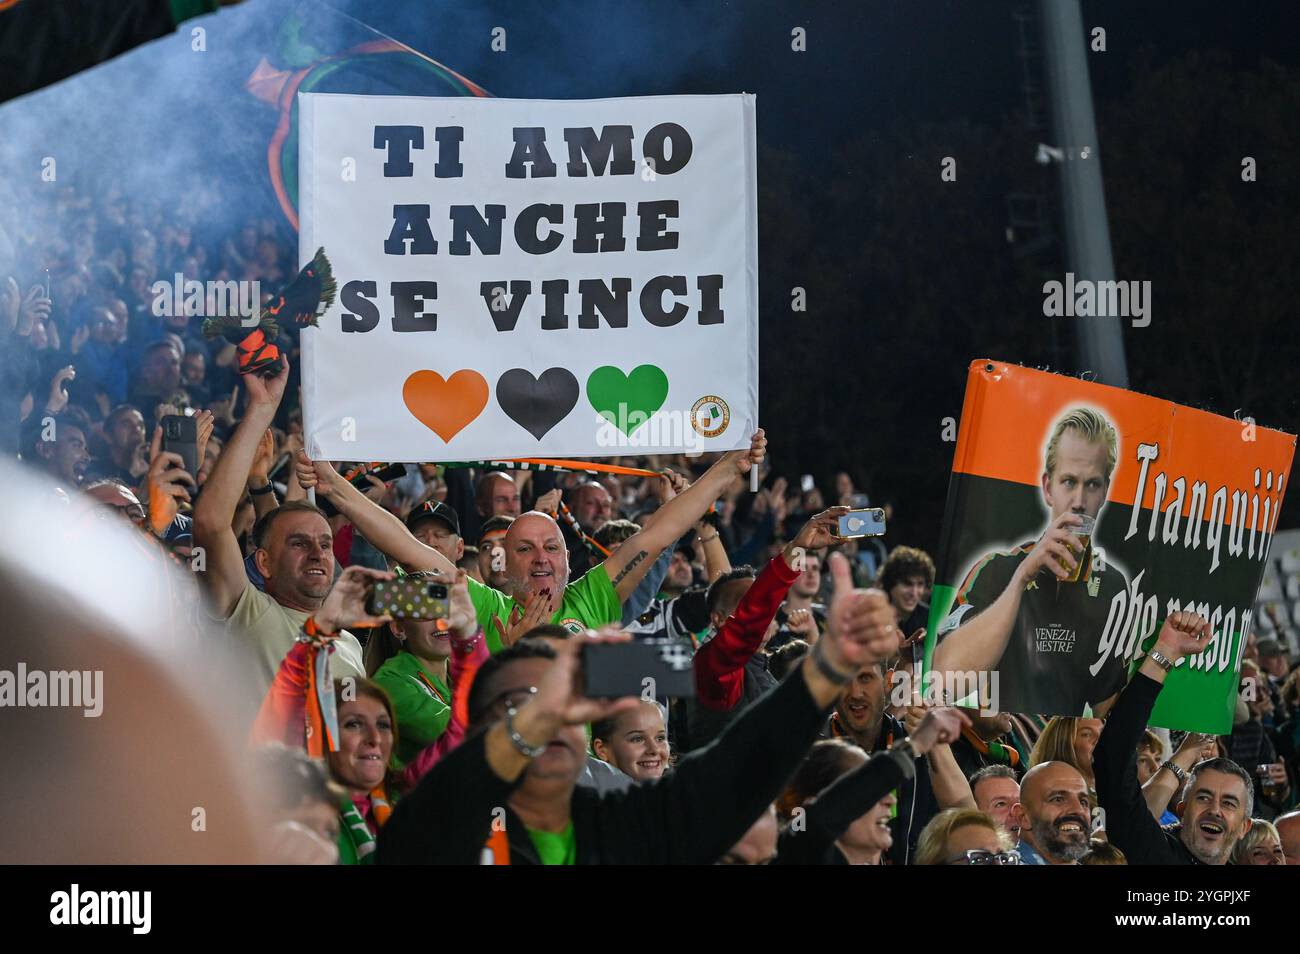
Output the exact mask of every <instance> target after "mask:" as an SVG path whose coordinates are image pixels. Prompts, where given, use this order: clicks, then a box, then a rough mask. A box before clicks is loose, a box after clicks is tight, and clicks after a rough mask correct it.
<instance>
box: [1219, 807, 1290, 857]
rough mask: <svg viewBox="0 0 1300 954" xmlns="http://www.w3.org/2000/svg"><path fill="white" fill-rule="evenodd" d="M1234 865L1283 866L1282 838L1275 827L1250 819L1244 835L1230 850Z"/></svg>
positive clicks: (1266, 822) (1271, 824) (1260, 820)
mask: <svg viewBox="0 0 1300 954" xmlns="http://www.w3.org/2000/svg"><path fill="white" fill-rule="evenodd" d="M1228 863H1229V864H1234V865H1284V864H1286V863H1287V860H1286V854H1285V853H1284V852H1283V851H1282V836H1281V835H1280V834H1278V830H1277V826H1276V825H1274V824H1273V823H1272V822H1269V821H1264V819H1262V818H1252V819H1251V820H1250V827H1249V828H1248V829H1246V834H1244V835H1242V836H1241V839H1240V840H1239V841H1238V842H1237V844H1236V845H1235V846H1234V847H1233V849H1232V859H1231V860H1230V861H1229V862H1228Z"/></svg>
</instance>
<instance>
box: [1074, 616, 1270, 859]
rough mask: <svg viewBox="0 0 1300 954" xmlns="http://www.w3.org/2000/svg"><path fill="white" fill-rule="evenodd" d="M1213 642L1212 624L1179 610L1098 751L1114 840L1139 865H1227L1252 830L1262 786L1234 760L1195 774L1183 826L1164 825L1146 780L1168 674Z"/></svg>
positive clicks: (1100, 792)
mask: <svg viewBox="0 0 1300 954" xmlns="http://www.w3.org/2000/svg"><path fill="white" fill-rule="evenodd" d="M1209 639H1210V625H1209V623H1207V622H1206V621H1205V619H1204V618H1203V617H1201V616H1197V615H1196V614H1195V613H1174V614H1172V615H1171V616H1170V617H1169V618H1168V619H1167V620H1165V622H1164V625H1163V626H1161V628H1160V633H1159V635H1158V636H1157V637H1156V642H1155V645H1154V646H1153V647H1151V649H1150V650H1148V651H1147V655H1146V658H1145V659H1143V660H1142V666H1141V668H1140V669H1139V670H1138V671H1137V673H1136V674H1135V675H1134V676H1133V681H1132V682H1130V683H1129V685H1128V688H1126V689H1125V690H1124V692H1123V693H1122V694H1121V695H1120V697H1119V701H1118V702H1116V703H1115V708H1114V710H1113V711H1112V712H1111V716H1110V718H1109V719H1108V720H1107V722H1106V728H1105V731H1103V732H1102V733H1101V741H1099V742H1098V743H1097V748H1096V750H1095V751H1094V752H1093V756H1092V765H1093V772H1094V773H1095V775H1096V778H1097V797H1098V798H1099V799H1100V801H1101V807H1102V808H1103V809H1105V811H1106V835H1107V837H1108V838H1109V839H1110V841H1111V843H1112V844H1114V845H1115V846H1116V847H1117V848H1119V849H1120V850H1121V851H1123V852H1124V855H1125V857H1127V858H1128V862H1129V864H1131V865H1195V864H1203V865H1226V864H1227V863H1228V859H1229V858H1230V857H1231V856H1232V849H1233V847H1234V846H1235V845H1236V844H1237V841H1238V840H1239V839H1240V838H1241V836H1242V835H1244V834H1245V833H1246V831H1247V830H1248V829H1249V828H1250V818H1251V813H1252V811H1253V810H1254V808H1255V790H1254V785H1253V782H1252V780H1251V777H1250V775H1249V773H1247V772H1246V770H1245V769H1243V768H1242V767H1241V766H1240V765H1238V764H1237V763H1236V762H1233V761H1232V760H1231V759H1224V758H1215V759H1206V760H1205V761H1204V762H1200V763H1198V764H1197V765H1196V766H1194V767H1193V768H1192V770H1191V772H1190V773H1188V776H1187V783H1186V784H1185V786H1184V787H1183V797H1182V824H1181V825H1170V826H1169V827H1168V828H1161V827H1160V825H1159V824H1157V823H1156V820H1155V819H1154V818H1153V817H1151V810H1150V809H1149V808H1148V807H1147V804H1146V801H1145V800H1144V799H1143V798H1142V787H1141V785H1139V783H1138V773H1137V762H1136V760H1135V759H1134V757H1133V753H1134V751H1136V749H1137V747H1138V743H1139V742H1140V741H1141V739H1142V735H1143V733H1144V732H1145V731H1146V725H1147V721H1148V720H1149V719H1150V717H1151V710H1152V709H1153V708H1154V707H1155V703H1156V697H1157V696H1159V695H1160V690H1161V688H1162V687H1163V685H1164V681H1165V677H1166V676H1167V675H1168V674H1169V672H1170V671H1171V670H1172V669H1173V668H1174V667H1175V666H1176V665H1178V662H1179V660H1181V659H1182V658H1183V657H1184V656H1190V655H1193V654H1195V653H1198V652H1200V651H1201V650H1203V649H1204V648H1205V646H1206V644H1207V643H1208V642H1209Z"/></svg>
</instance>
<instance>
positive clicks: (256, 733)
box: [250, 643, 324, 749]
mask: <svg viewBox="0 0 1300 954" xmlns="http://www.w3.org/2000/svg"><path fill="white" fill-rule="evenodd" d="M307 649H308V647H307V644H306V643H294V644H293V648H292V649H290V650H289V651H288V652H287V653H285V655H284V659H283V660H282V661H281V663H280V669H279V671H278V672H277V673H276V674H275V681H274V682H272V683H271V688H270V689H269V690H268V691H267V693H266V698H265V699H263V700H262V708H261V709H260V710H258V713H257V720H256V721H255V722H254V723H253V732H252V735H251V737H250V741H251V742H252V743H253V744H254V745H262V744H263V743H266V742H283V743H284V744H285V745H288V746H290V747H292V748H295V749H300V748H303V747H304V745H305V742H304V738H303V732H304V726H305V725H306V713H307ZM322 651H324V650H322Z"/></svg>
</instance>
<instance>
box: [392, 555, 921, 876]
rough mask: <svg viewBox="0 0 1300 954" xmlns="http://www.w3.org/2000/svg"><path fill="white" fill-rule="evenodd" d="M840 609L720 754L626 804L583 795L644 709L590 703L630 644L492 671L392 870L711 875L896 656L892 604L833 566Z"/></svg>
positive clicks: (569, 644)
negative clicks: (594, 732)
mask: <svg viewBox="0 0 1300 954" xmlns="http://www.w3.org/2000/svg"><path fill="white" fill-rule="evenodd" d="M832 567H833V570H834V576H835V580H836V599H835V601H834V603H833V604H832V606H831V611H830V616H829V626H828V631H827V634H826V636H824V637H823V638H822V639H821V640H819V641H818V643H817V645H816V646H814V647H813V649H812V650H811V651H810V652H809V653H808V655H807V656H805V657H804V659H803V660H802V661H801V663H800V664H799V668H798V669H797V670H794V671H792V672H791V673H790V675H789V677H788V678H787V679H786V680H785V681H784V682H782V683H781V684H780V685H778V686H777V687H776V688H775V689H774V690H772V691H771V692H770V693H768V694H767V695H766V696H764V697H763V698H761V699H759V700H757V701H756V702H755V703H753V704H752V705H751V706H750V707H749V708H747V709H746V710H745V711H744V712H743V713H742V714H741V715H740V716H739V717H738V718H737V719H736V720H735V721H734V722H732V723H731V725H730V726H728V728H727V729H726V731H724V732H723V734H722V735H721V736H719V737H718V739H717V741H715V742H714V743H713V744H712V745H710V746H708V747H707V748H704V749H701V750H699V751H698V752H693V753H691V754H690V755H688V756H686V757H685V758H683V759H682V760H681V762H680V763H678V765H677V768H676V769H675V770H674V771H673V772H672V773H670V774H668V775H665V776H664V777H663V778H661V779H657V780H655V781H653V782H647V783H644V784H641V785H636V786H633V787H631V788H630V789H628V790H627V791H626V792H622V793H616V794H611V795H601V794H599V793H597V792H595V791H593V790H591V789H589V788H583V787H580V786H578V784H577V780H578V777H579V776H580V775H581V773H582V769H583V766H584V764H585V761H586V752H587V740H586V732H585V728H584V725H585V723H588V722H595V721H599V720H601V719H606V718H611V717H613V716H616V715H618V714H619V713H620V712H626V711H630V710H632V709H635V708H636V707H638V706H640V705H641V700H640V699H639V698H636V697H629V698H623V699H615V700H610V699H595V698H588V697H586V696H585V695H584V694H583V690H582V688H581V687H582V681H581V658H582V656H581V654H582V649H583V647H584V646H585V645H591V643H592V641H593V640H598V641H601V642H607V643H619V642H628V641H629V640H630V639H631V637H630V636H627V635H625V634H607V635H602V636H596V635H595V634H593V635H592V636H591V637H588V638H582V639H569V640H557V641H555V642H554V648H552V647H551V646H548V645H546V644H544V643H541V642H539V641H535V640H532V639H524V640H521V641H520V642H518V643H516V644H515V645H514V646H513V647H511V648H510V649H508V650H505V651H503V652H501V653H499V654H498V655H496V656H494V657H492V658H491V659H490V660H488V662H486V663H484V664H483V667H482V668H481V669H480V670H479V671H478V674H477V676H476V677H475V680H474V684H473V686H472V688H471V690H470V695H469V700H468V702H469V735H468V736H467V738H466V740H465V742H464V743H462V745H461V746H460V747H459V748H458V749H456V750H455V751H454V752H452V753H451V754H450V755H448V756H447V757H446V758H445V759H444V760H443V761H442V762H440V763H439V764H438V765H437V766H436V767H435V768H434V769H433V771H431V772H430V773H429V774H428V775H426V776H425V777H424V779H423V781H421V783H420V784H419V785H418V786H417V787H416V789H415V790H414V791H413V792H411V793H410V794H408V795H407V796H406V797H405V798H404V799H403V800H402V801H401V802H400V803H399V804H398V805H397V807H396V808H395V809H394V811H393V815H392V817H391V818H390V819H389V821H388V823H387V824H386V825H385V826H384V828H383V831H382V832H381V834H380V840H379V854H378V860H379V862H380V863H381V864H409V863H417V864H472V863H474V862H475V861H478V860H480V859H481V860H484V861H488V862H490V863H493V864H709V863H712V862H714V861H717V860H718V859H719V858H721V857H723V855H724V854H726V853H727V852H728V850H729V849H731V848H732V847H733V846H734V845H735V844H736V843H737V841H739V840H740V839H741V837H742V836H743V835H744V834H745V833H746V831H748V830H749V828H750V827H751V825H752V824H753V823H754V821H755V820H756V819H757V818H758V817H759V816H760V815H762V814H763V813H764V812H766V811H769V810H770V805H771V803H772V800H773V799H774V798H775V797H776V796H777V794H778V793H779V792H780V790H781V788H782V786H783V785H784V784H785V782H786V780H787V779H788V778H789V776H790V775H791V773H793V771H794V769H795V767H796V766H797V765H798V764H799V762H800V760H801V759H802V758H803V757H804V755H805V753H806V752H807V750H808V747H809V745H811V744H812V742H813V740H814V739H815V738H816V737H817V730H818V729H819V728H820V726H821V724H822V722H823V721H824V720H825V718H826V714H827V712H828V711H829V709H830V706H831V704H832V703H833V702H834V701H835V699H836V697H837V696H838V695H839V692H840V689H841V687H842V686H843V685H844V683H846V682H847V681H848V680H849V679H851V678H852V677H853V676H854V675H855V674H856V672H857V671H858V669H859V668H861V667H862V666H863V665H865V664H867V663H869V662H871V661H872V660H875V659H881V658H884V657H885V656H888V655H889V654H890V653H896V652H897V651H898V630H897V628H896V627H895V626H894V624H893V612H892V610H891V609H890V608H889V601H888V600H887V599H886V598H885V595H884V594H883V593H881V592H879V591H876V590H872V591H863V590H855V589H854V588H853V582H852V578H851V577H850V575H849V566H848V561H847V560H845V559H844V558H843V557H842V556H838V555H837V557H836V559H835V562H834V563H833V564H832Z"/></svg>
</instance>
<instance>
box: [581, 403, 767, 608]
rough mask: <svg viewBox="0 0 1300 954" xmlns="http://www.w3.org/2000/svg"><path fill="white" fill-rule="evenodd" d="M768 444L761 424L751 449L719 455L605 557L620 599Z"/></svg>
mask: <svg viewBox="0 0 1300 954" xmlns="http://www.w3.org/2000/svg"><path fill="white" fill-rule="evenodd" d="M766 448H767V438H766V437H764V436H763V429H762V428H759V429H758V430H757V431H755V432H754V436H753V438H752V439H751V440H750V443H749V448H748V450H739V451H730V452H729V453H727V454H724V455H723V456H722V457H720V458H719V459H718V460H717V462H716V463H714V465H713V466H712V467H710V468H709V469H708V470H707V471H705V472H704V476H703V477H701V478H700V479H699V480H697V481H696V482H695V483H693V484H691V486H689V487H688V488H686V490H684V491H683V492H682V493H680V494H678V495H677V496H675V497H673V499H672V500H669V501H668V502H667V503H665V504H664V505H663V506H662V507H660V508H659V511H658V513H657V514H656V515H655V519H654V521H653V522H652V523H651V524H650V526H648V527H646V528H645V529H644V530H642V531H641V532H640V533H637V534H634V535H633V536H631V537H629V538H628V539H627V541H626V542H625V543H624V544H623V545H622V546H621V547H619V549H618V552H617V553H615V554H614V555H613V556H611V557H609V559H607V560H606V561H605V571H606V572H607V573H608V574H609V579H610V582H611V583H613V584H614V590H615V591H616V592H617V593H618V598H619V599H620V600H622V601H624V602H626V601H627V599H628V598H629V597H630V596H631V595H632V593H633V591H634V590H635V589H636V586H637V584H638V583H640V582H641V578H642V577H643V576H645V574H646V572H647V571H648V570H649V569H650V565H651V564H652V563H653V562H654V559H655V558H656V557H657V556H658V555H659V552H660V551H661V550H664V549H666V548H667V547H670V546H672V545H673V543H674V542H675V541H676V540H677V539H678V538H679V537H681V536H682V534H684V533H686V531H687V530H689V529H691V526H692V525H693V524H694V523H695V522H696V521H697V520H699V519H700V517H702V516H704V513H705V511H707V510H708V509H709V504H711V503H712V502H713V501H715V500H717V499H718V498H719V497H720V496H722V492H723V491H724V490H725V489H726V488H727V485H729V484H730V483H731V482H732V481H733V480H735V478H736V477H738V476H743V475H745V474H747V473H749V469H750V467H753V466H755V465H757V464H759V463H760V462H761V461H762V460H763V455H764V453H765V452H766Z"/></svg>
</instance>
